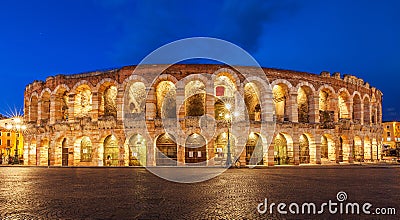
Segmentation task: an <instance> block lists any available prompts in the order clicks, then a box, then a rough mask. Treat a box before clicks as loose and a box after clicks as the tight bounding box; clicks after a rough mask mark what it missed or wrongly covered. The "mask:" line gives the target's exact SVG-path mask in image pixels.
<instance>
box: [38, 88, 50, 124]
mask: <svg viewBox="0 0 400 220" xmlns="http://www.w3.org/2000/svg"><path fill="white" fill-rule="evenodd" d="M40 119H41V120H49V119H50V92H48V91H46V92H44V93H43V95H42V98H41V115H40Z"/></svg>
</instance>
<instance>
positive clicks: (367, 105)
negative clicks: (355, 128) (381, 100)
mask: <svg viewBox="0 0 400 220" xmlns="http://www.w3.org/2000/svg"><path fill="white" fill-rule="evenodd" d="M363 106H364V109H363V112H364V125H369V124H370V123H371V102H370V98H369V96H368V94H365V95H364V98H363Z"/></svg>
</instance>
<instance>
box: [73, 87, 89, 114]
mask: <svg viewBox="0 0 400 220" xmlns="http://www.w3.org/2000/svg"><path fill="white" fill-rule="evenodd" d="M91 110H92V91H91V90H90V87H89V86H87V85H81V86H79V87H78V88H77V89H76V94H75V101H74V113H75V117H79V118H82V117H88V116H90V112H91Z"/></svg>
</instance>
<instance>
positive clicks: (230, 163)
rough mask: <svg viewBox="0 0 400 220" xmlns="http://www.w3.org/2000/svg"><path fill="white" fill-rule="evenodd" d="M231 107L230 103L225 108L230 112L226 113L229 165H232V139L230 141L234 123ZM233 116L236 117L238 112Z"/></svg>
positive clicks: (227, 160) (227, 161) (227, 163)
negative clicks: (231, 128)
mask: <svg viewBox="0 0 400 220" xmlns="http://www.w3.org/2000/svg"><path fill="white" fill-rule="evenodd" d="M231 107H232V106H231V105H230V104H229V103H228V104H226V105H225V108H226V109H227V110H228V113H227V114H226V115H225V120H226V122H227V124H228V144H227V148H228V153H227V159H226V166H227V167H230V166H232V154H231V141H230V127H231V125H232V115H231V114H230V109H231ZM233 116H235V117H236V116H238V114H237V113H236V112H234V113H233Z"/></svg>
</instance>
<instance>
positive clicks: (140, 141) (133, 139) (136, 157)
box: [125, 133, 147, 166]
mask: <svg viewBox="0 0 400 220" xmlns="http://www.w3.org/2000/svg"><path fill="white" fill-rule="evenodd" d="M146 144H147V141H146V139H145V138H144V137H143V136H142V135H141V134H138V133H135V134H133V135H131V136H129V138H128V139H127V141H126V149H125V154H127V155H126V157H127V158H129V161H128V165H129V166H146V165H147V145H146Z"/></svg>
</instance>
